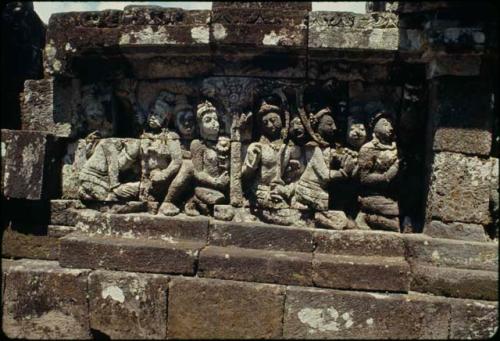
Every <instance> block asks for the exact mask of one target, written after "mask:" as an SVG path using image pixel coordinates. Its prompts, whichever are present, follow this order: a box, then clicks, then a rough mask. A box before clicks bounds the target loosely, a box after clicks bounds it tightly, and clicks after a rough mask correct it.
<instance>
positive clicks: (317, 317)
mask: <svg viewBox="0 0 500 341" xmlns="http://www.w3.org/2000/svg"><path fill="white" fill-rule="evenodd" d="M297 315H298V317H299V320H300V322H302V323H304V324H307V325H308V326H309V327H311V328H312V329H313V330H311V331H310V332H314V331H319V332H326V331H340V329H341V328H344V329H349V328H351V327H352V325H353V324H354V322H353V320H352V318H351V315H350V314H349V313H348V312H345V313H343V314H342V315H340V314H339V312H338V311H337V310H336V309H335V308H334V307H330V308H326V309H315V308H304V309H301V310H300V311H299V312H298V314H297ZM339 316H340V317H341V320H339ZM342 320H343V321H342Z"/></svg>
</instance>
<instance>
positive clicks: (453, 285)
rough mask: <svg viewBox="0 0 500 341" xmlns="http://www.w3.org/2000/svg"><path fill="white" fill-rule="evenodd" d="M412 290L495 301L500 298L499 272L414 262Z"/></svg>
mask: <svg viewBox="0 0 500 341" xmlns="http://www.w3.org/2000/svg"><path fill="white" fill-rule="evenodd" d="M411 290H412V291H418V292H425V293H432V294H435V295H440V296H451V297H460V298H473V299H479V300H492V301H495V300H498V272H497V271H483V270H468V269H456V268H447V267H436V266H427V265H421V264H414V265H412V282H411Z"/></svg>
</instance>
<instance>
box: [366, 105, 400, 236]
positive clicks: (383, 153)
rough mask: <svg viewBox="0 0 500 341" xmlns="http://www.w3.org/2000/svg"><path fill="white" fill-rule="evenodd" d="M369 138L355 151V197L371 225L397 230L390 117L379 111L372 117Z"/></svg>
mask: <svg viewBox="0 0 500 341" xmlns="http://www.w3.org/2000/svg"><path fill="white" fill-rule="evenodd" d="M372 127H373V139H372V140H371V141H370V142H368V143H366V144H365V145H363V147H361V149H360V151H359V177H360V182H361V185H362V186H363V190H362V192H363V195H362V196H360V197H359V202H360V205H361V217H358V218H357V221H359V222H361V223H362V222H363V219H364V222H366V224H367V225H368V226H369V227H370V228H372V229H382V230H391V231H399V206H398V202H397V201H396V200H395V198H394V196H395V191H394V188H393V187H394V183H395V180H396V176H397V174H398V170H399V159H398V150H397V147H396V142H394V140H393V127H392V123H391V120H390V118H389V117H388V116H387V115H385V114H384V113H383V112H379V113H377V114H376V115H375V116H374V117H373V120H372Z"/></svg>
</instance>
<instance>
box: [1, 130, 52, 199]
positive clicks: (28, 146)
mask: <svg viewBox="0 0 500 341" xmlns="http://www.w3.org/2000/svg"><path fill="white" fill-rule="evenodd" d="M61 149H62V148H61V141H60V140H59V139H57V138H55V137H54V136H52V135H47V134H45V133H40V132H36V131H19V130H4V129H3V130H2V163H3V166H2V169H3V172H2V176H3V179H2V180H3V194H4V196H6V197H9V198H16V199H28V200H40V199H46V198H50V197H57V194H58V192H59V191H60V189H59V187H58V183H59V177H60V169H59V168H60V167H59V165H58V163H59V162H60V156H61V154H62V153H61Z"/></svg>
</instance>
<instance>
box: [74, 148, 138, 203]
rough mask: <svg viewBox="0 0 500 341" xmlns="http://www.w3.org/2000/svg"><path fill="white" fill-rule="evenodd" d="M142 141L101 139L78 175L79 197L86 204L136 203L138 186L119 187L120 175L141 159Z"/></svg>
mask: <svg viewBox="0 0 500 341" xmlns="http://www.w3.org/2000/svg"><path fill="white" fill-rule="evenodd" d="M139 146H140V144H139V141H137V140H131V141H126V142H124V141H123V140H121V139H114V138H109V139H102V140H100V141H99V142H97V144H96V145H95V147H94V149H93V151H91V153H92V154H91V156H90V157H89V158H88V159H87V161H86V162H85V164H84V165H83V167H82V169H81V170H80V174H79V189H78V191H79V196H80V198H81V199H83V200H102V201H114V200H134V199H136V198H137V196H138V194H139V182H138V181H137V182H128V183H123V184H122V183H120V175H121V174H122V173H123V172H124V171H126V170H128V169H130V168H132V167H133V166H134V164H135V163H136V161H137V159H138V156H139Z"/></svg>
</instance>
